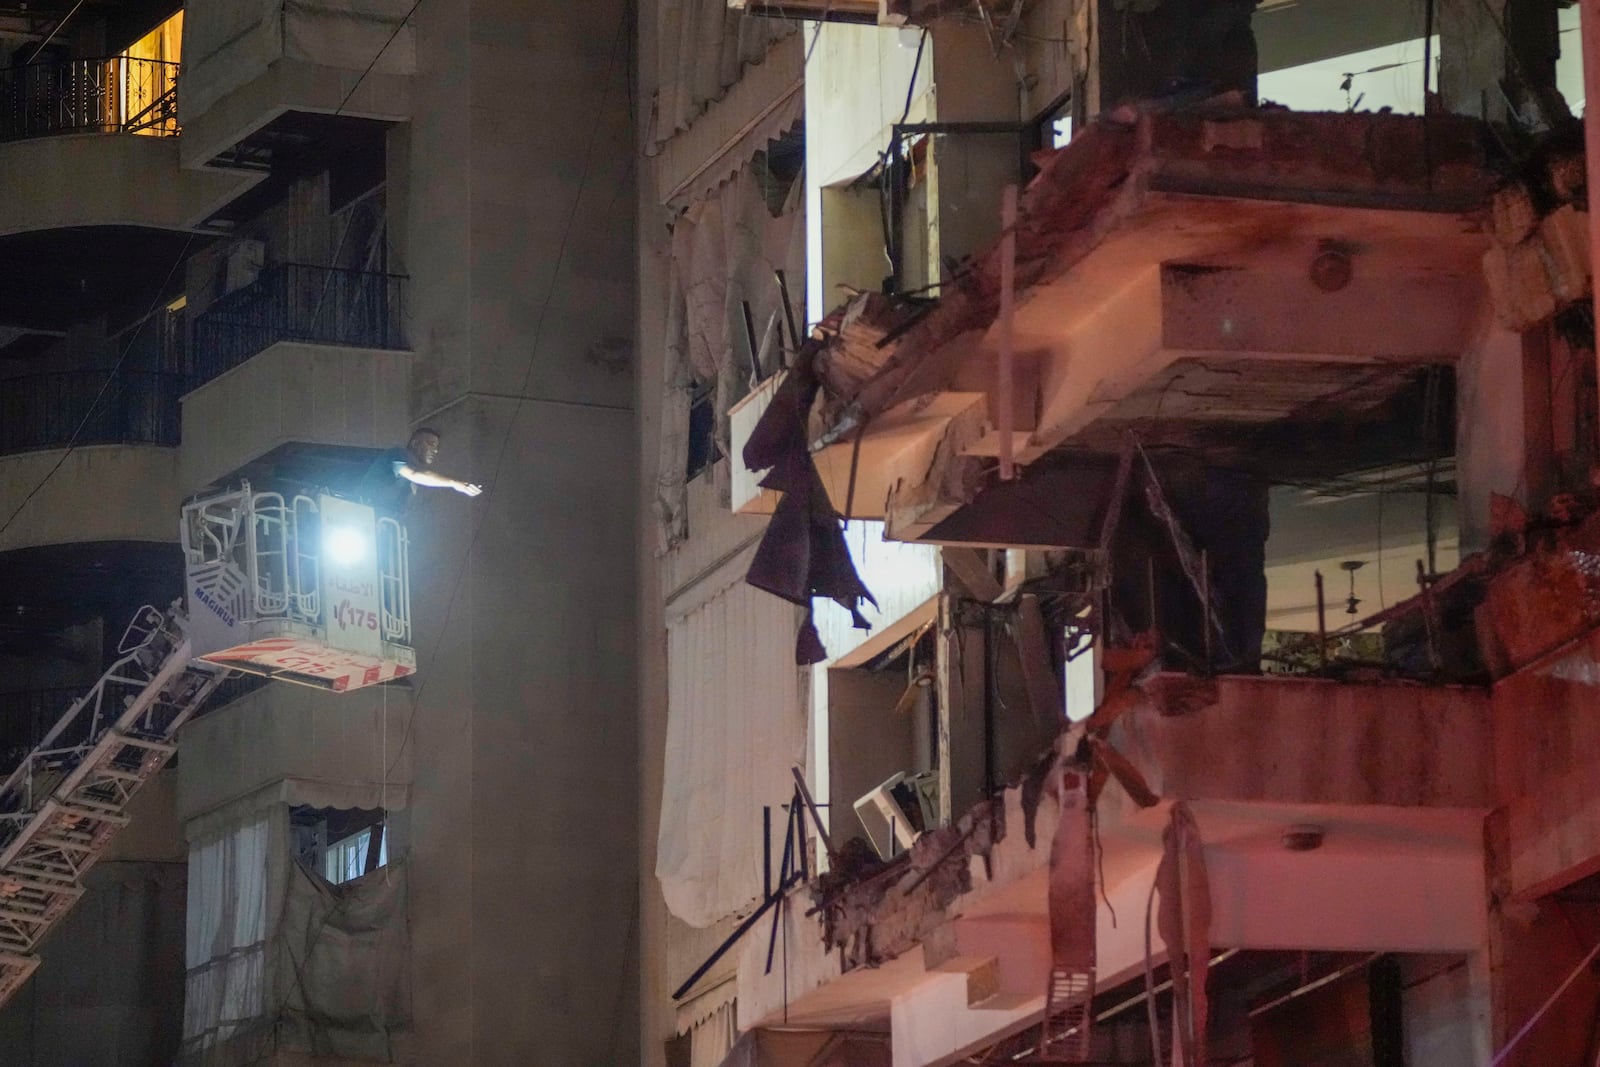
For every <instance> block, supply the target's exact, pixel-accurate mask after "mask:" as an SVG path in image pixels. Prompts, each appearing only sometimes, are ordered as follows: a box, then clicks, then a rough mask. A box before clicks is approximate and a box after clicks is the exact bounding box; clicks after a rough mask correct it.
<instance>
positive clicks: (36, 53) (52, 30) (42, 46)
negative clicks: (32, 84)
mask: <svg viewBox="0 0 1600 1067" xmlns="http://www.w3.org/2000/svg"><path fill="white" fill-rule="evenodd" d="M82 6H83V0H78V2H77V3H76V4H73V5H72V10H71V11H68V12H67V13H66V15H65V16H64V17H63V18H62V19H61V21H60V22H57V23H56V24H55V25H54V26H52V27H50V35H49V36H48V37H46V38H45V39H44V40H42V41H40V42H39V47H38V48H35V49H34V50H33V55H31V56H29V57H28V63H32V62H33V61H34V60H36V59H38V58H39V53H40V52H43V51H44V50H45V48H46V47H47V46H48V45H49V44H50V42H51V41H53V40H55V39H56V34H58V33H60V32H61V27H63V26H65V25H66V24H67V23H68V22H70V21H72V16H74V15H76V14H77V13H78V8H80V7H82ZM23 66H27V63H24V64H23Z"/></svg>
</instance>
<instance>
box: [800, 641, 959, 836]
mask: <svg viewBox="0 0 1600 1067" xmlns="http://www.w3.org/2000/svg"><path fill="white" fill-rule="evenodd" d="M934 647H935V642H934V636H933V631H932V628H931V627H924V628H923V629H922V630H920V631H918V632H917V633H916V634H914V635H912V636H911V637H909V638H907V639H905V640H904V641H902V642H899V643H898V644H897V645H896V646H895V647H894V648H892V649H890V650H889V651H888V652H885V653H883V654H882V655H880V656H878V657H876V658H875V659H873V660H871V661H869V662H868V663H866V664H864V665H862V666H860V667H853V668H850V667H846V668H833V669H831V670H829V671H828V706H827V714H828V720H829V721H828V731H827V736H828V753H827V758H828V786H829V789H830V796H831V806H830V814H829V823H830V832H831V834H832V836H833V838H834V840H835V842H836V843H841V844H842V843H843V842H847V841H849V840H850V839H851V838H861V839H862V840H863V841H864V842H866V843H868V844H870V846H871V847H872V850H873V851H875V852H876V853H877V854H878V855H879V856H880V857H882V858H884V859H890V858H893V857H894V856H896V855H898V854H899V853H901V852H903V851H905V849H907V848H908V847H910V845H911V842H912V841H913V840H915V839H916V837H917V836H918V835H919V834H921V833H923V832H924V831H926V830H931V829H933V828H934V827H935V826H937V825H938V822H939V793H938V789H939V774H938V758H939V709H938V690H937V688H936V687H935V684H934V683H935V674H936V672H935V669H934Z"/></svg>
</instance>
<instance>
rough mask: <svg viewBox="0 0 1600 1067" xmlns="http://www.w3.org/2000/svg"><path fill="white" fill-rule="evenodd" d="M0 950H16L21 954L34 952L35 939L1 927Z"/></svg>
mask: <svg viewBox="0 0 1600 1067" xmlns="http://www.w3.org/2000/svg"><path fill="white" fill-rule="evenodd" d="M0 948H11V949H16V950H17V951H19V952H32V951H33V939H32V938H30V937H27V936H25V935H24V934H21V933H18V932H14V931H11V930H8V929H6V927H5V926H4V925H0Z"/></svg>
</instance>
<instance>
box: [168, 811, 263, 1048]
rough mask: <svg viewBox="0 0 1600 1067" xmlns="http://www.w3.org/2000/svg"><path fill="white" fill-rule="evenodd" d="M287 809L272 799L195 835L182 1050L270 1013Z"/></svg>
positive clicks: (215, 1040)
mask: <svg viewBox="0 0 1600 1067" xmlns="http://www.w3.org/2000/svg"><path fill="white" fill-rule="evenodd" d="M287 813H288V809H287V808H286V807H283V806H282V805H276V806H273V807H271V808H268V809H267V810H265V811H257V812H252V813H250V814H249V815H248V816H247V817H246V818H245V819H244V820H243V821H241V822H239V823H237V824H235V825H234V826H232V827H229V828H224V829H222V830H219V831H217V832H215V833H213V834H211V835H209V836H207V837H204V838H201V839H199V840H197V841H193V842H191V843H190V846H189V907H188V921H187V928H186V938H185V954H186V960H185V963H186V965H187V967H188V972H189V973H188V979H187V982H186V983H185V995H184V1019H183V1037H184V1049H185V1052H186V1053H193V1052H196V1051H199V1050H204V1049H207V1048H210V1047H212V1046H215V1045H218V1044H221V1043H222V1042H225V1041H227V1040H229V1039H230V1038H232V1037H234V1036H235V1035H236V1034H238V1033H240V1032H241V1031H243V1030H246V1029H248V1028H250V1027H251V1026H252V1024H258V1023H260V1022H261V1021H262V1020H263V1019H264V1018H265V1016H266V1015H267V1008H268V989H267V982H268V980H269V971H268V967H267V956H268V946H267V935H268V933H269V931H270V921H271V916H273V915H275V914H276V912H277V910H278V908H279V906H280V904H281V896H282V885H281V878H279V877H276V875H278V874H279V872H281V870H282V857H283V856H284V854H285V852H286V849H287V828H288V821H287V818H288V816H287Z"/></svg>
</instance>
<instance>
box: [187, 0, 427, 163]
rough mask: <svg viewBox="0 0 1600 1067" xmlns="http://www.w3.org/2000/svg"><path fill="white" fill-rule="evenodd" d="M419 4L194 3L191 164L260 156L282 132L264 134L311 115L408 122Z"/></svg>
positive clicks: (392, 0)
mask: <svg viewBox="0 0 1600 1067" xmlns="http://www.w3.org/2000/svg"><path fill="white" fill-rule="evenodd" d="M411 8H412V5H411V3H410V2H409V0H371V2H368V3H363V4H362V5H361V7H360V14H359V16H358V17H352V12H351V10H350V8H349V6H348V5H345V4H335V3H327V2H323V0H297V2H296V3H292V4H291V3H284V2H281V0H270V2H267V3H256V4H238V3H233V2H231V0H197V2H193V3H189V4H187V5H186V6H185V8H184V41H183V49H184V86H183V99H182V101H181V102H180V109H179V110H180V117H181V119H182V123H183V127H184V134H185V135H184V138H183V160H184V165H185V166H186V167H196V166H202V165H206V164H215V163H216V162H218V161H227V160H238V161H240V162H256V163H259V162H260V161H261V158H262V157H263V155H265V156H270V154H271V145H272V142H273V140H274V139H275V138H274V137H273V136H270V135H269V136H267V137H265V138H263V137H262V136H261V135H262V134H263V132H264V128H265V127H267V126H269V125H273V124H277V123H282V122H287V123H288V125H290V126H291V127H293V126H294V125H295V124H296V122H297V121H299V120H303V119H306V118H307V117H308V116H324V117H325V116H328V115H331V114H333V113H335V112H338V113H340V114H341V115H342V116H345V117H348V116H361V117H362V118H365V119H374V120H377V121H380V122H403V121H406V120H408V119H409V118H410V117H411V85H410V82H411V77H410V76H411V74H412V73H413V72H414V71H415V69H416V32H417V31H416V28H415V26H414V24H411V23H408V22H407V19H408V18H409V16H410V11H411ZM278 132H279V133H282V132H283V131H282V130H281V129H280V130H279V131H278ZM296 132H299V133H303V132H304V130H303V129H297V130H296Z"/></svg>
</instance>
